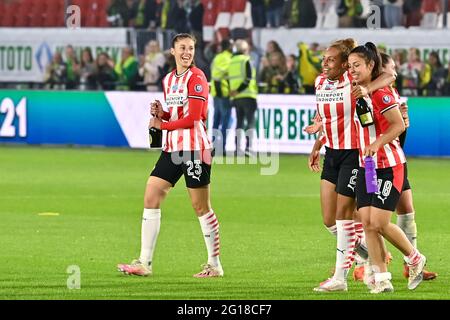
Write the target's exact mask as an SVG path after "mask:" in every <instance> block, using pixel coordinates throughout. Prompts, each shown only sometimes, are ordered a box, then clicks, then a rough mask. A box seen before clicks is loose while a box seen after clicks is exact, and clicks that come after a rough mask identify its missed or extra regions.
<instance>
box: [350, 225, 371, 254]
mask: <svg viewBox="0 0 450 320" xmlns="http://www.w3.org/2000/svg"><path fill="white" fill-rule="evenodd" d="M354 225H355V233H356V245H355V251H356V253H357V254H358V256H360V257H361V258H362V259H363V260H366V259H367V258H368V257H369V250H368V249H367V243H366V234H365V233H364V228H363V224H362V223H361V222H355V223H354Z"/></svg>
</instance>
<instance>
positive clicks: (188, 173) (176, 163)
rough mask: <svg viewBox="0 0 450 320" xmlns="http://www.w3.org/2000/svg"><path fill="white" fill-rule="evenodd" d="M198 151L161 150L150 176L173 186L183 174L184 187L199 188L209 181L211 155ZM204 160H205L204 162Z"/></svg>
mask: <svg viewBox="0 0 450 320" xmlns="http://www.w3.org/2000/svg"><path fill="white" fill-rule="evenodd" d="M205 152H209V151H208V150H205V151H204V152H203V154H201V152H199V151H178V152H164V151H163V152H161V156H160V157H159V159H158V162H156V165H155V167H154V168H153V171H152V173H151V174H150V175H151V176H154V177H158V178H161V179H163V180H166V181H168V182H170V183H171V184H172V186H175V184H176V183H177V181H178V180H179V179H180V178H181V176H182V175H184V180H185V182H186V187H188V188H200V187H203V186H206V185H208V184H209V183H210V177H211V161H210V160H211V157H210V156H209V157H206V158H207V159H209V160H206V159H205V157H204V153H205ZM205 161H206V162H205Z"/></svg>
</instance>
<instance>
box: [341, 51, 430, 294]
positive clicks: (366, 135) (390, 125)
mask: <svg viewBox="0 0 450 320" xmlns="http://www.w3.org/2000/svg"><path fill="white" fill-rule="evenodd" d="M348 62H349V67H350V69H349V70H350V74H351V75H352V77H353V79H354V80H355V81H356V82H357V83H358V84H359V85H361V86H365V85H366V84H367V83H369V82H370V81H372V80H373V79H375V78H376V77H377V76H379V75H380V74H381V72H382V61H381V57H380V54H379V52H378V50H377V48H376V46H375V45H374V44H373V43H371V42H367V43H366V44H365V45H363V46H358V47H356V48H354V49H353V50H352V52H351V53H350V55H349V58H348ZM363 99H364V100H365V102H366V103H367V105H368V107H369V109H370V111H371V113H372V118H373V124H371V125H368V126H365V127H363V126H362V125H361V123H360V122H359V121H358V122H357V123H358V138H359V164H360V168H359V170H358V178H357V181H356V199H357V208H358V212H359V214H360V215H361V219H362V222H363V226H364V232H365V234H366V240H367V246H368V249H369V259H370V263H371V266H370V268H371V270H370V271H372V276H371V277H370V280H369V281H368V282H367V284H368V286H369V288H370V289H371V293H381V292H392V291H393V290H394V288H393V286H392V284H391V282H390V280H391V274H390V273H389V272H388V271H387V266H386V257H385V249H384V240H383V237H384V238H385V239H387V240H388V241H389V242H391V243H392V244H393V245H394V246H395V247H397V248H398V249H399V250H400V251H401V252H402V253H403V255H404V256H405V261H406V262H407V263H408V267H409V279H408V288H409V289H411V290H413V289H415V288H416V287H417V286H418V285H419V284H420V282H421V281H422V279H423V269H424V266H425V263H426V258H425V256H423V255H422V254H421V253H420V252H419V251H418V250H417V249H416V248H414V247H413V246H412V245H411V243H410V242H409V241H408V239H407V237H406V235H405V234H404V232H403V231H402V230H401V229H400V228H399V227H398V226H397V225H395V224H393V223H391V222H390V219H391V214H392V212H393V211H394V210H395V207H396V205H397V203H398V200H399V198H400V194H401V192H402V189H403V185H404V181H405V170H404V163H405V162H406V158H405V155H404V153H403V150H402V148H401V146H400V142H399V139H398V137H399V135H400V134H401V133H402V132H403V131H404V130H405V124H404V122H403V118H402V115H401V113H400V110H399V105H398V103H397V100H396V99H395V98H394V96H393V95H392V92H391V91H390V89H389V87H388V86H386V87H384V88H381V89H377V90H375V91H373V92H372V93H371V94H370V95H368V96H365V97H364V98H363ZM366 157H373V158H374V162H375V168H376V173H377V179H378V180H377V181H378V188H379V191H378V192H376V193H368V192H367V188H366V179H365V159H367V158H366ZM366 272H367V270H366Z"/></svg>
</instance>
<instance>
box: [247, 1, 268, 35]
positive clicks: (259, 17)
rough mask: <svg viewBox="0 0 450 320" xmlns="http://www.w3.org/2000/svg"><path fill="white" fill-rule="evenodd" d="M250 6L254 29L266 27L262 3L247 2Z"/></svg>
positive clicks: (264, 10) (264, 9) (264, 8)
mask: <svg viewBox="0 0 450 320" xmlns="http://www.w3.org/2000/svg"><path fill="white" fill-rule="evenodd" d="M249 2H250V3H251V5H252V20H253V26H254V27H255V28H265V27H266V7H265V5H264V1H261V0H249Z"/></svg>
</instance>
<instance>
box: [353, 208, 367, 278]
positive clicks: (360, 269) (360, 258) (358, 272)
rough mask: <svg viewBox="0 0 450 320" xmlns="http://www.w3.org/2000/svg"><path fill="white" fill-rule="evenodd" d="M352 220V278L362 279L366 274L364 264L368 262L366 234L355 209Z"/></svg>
mask: <svg viewBox="0 0 450 320" xmlns="http://www.w3.org/2000/svg"><path fill="white" fill-rule="evenodd" d="M353 220H354V221H355V233H356V243H355V252H356V255H355V269H354V270H353V280H355V281H364V276H365V274H366V270H365V266H366V265H367V264H368V260H369V252H368V249H367V243H366V235H365V233H364V227H363V224H362V222H361V216H360V214H359V212H358V210H356V208H355V211H354V212H353Z"/></svg>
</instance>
